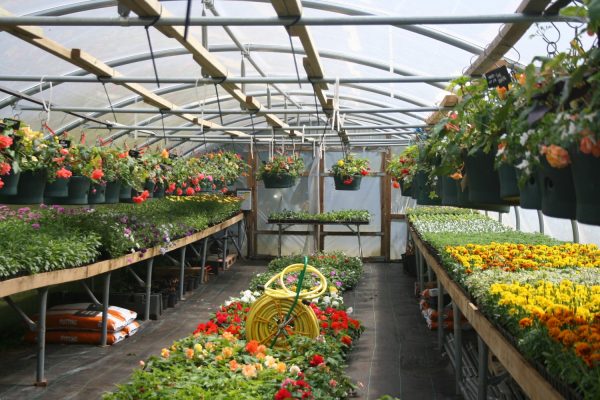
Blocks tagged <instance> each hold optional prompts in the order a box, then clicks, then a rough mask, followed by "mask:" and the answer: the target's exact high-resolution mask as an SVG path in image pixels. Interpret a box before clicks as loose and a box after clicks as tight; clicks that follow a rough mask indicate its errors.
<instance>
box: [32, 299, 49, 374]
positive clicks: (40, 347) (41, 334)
mask: <svg viewBox="0 0 600 400" xmlns="http://www.w3.org/2000/svg"><path fill="white" fill-rule="evenodd" d="M39 294H40V318H39V320H38V322H37V369H36V377H35V386H46V385H47V384H48V382H47V381H46V377H45V376H44V363H45V361H46V306H47V304H48V288H47V287H45V288H41V289H39Z"/></svg>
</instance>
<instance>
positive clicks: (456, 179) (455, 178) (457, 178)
mask: <svg viewBox="0 0 600 400" xmlns="http://www.w3.org/2000/svg"><path fill="white" fill-rule="evenodd" d="M450 178H452V179H454V180H455V181H459V180H461V179H462V178H463V176H462V174H461V173H460V172H458V171H456V172H455V173H453V174H452V175H450Z"/></svg>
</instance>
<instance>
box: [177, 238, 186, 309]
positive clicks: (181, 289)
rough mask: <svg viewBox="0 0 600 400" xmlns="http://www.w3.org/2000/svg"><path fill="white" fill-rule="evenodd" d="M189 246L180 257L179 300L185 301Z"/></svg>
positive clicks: (183, 249) (184, 247)
mask: <svg viewBox="0 0 600 400" xmlns="http://www.w3.org/2000/svg"><path fill="white" fill-rule="evenodd" d="M186 247H187V246H183V247H182V248H181V253H180V257H179V300H185V298H184V297H183V292H184V287H183V285H184V283H185V249H186Z"/></svg>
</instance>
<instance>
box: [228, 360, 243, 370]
mask: <svg viewBox="0 0 600 400" xmlns="http://www.w3.org/2000/svg"><path fill="white" fill-rule="evenodd" d="M229 369H230V370H231V371H237V370H238V369H240V364H238V362H237V361H236V360H231V361H229Z"/></svg>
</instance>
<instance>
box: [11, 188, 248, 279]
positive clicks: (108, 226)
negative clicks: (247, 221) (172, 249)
mask: <svg viewBox="0 0 600 400" xmlns="http://www.w3.org/2000/svg"><path fill="white" fill-rule="evenodd" d="M240 200H241V199H239V198H236V197H229V196H223V195H198V196H193V197H168V198H166V199H158V200H154V201H152V202H147V203H143V204H139V205H134V204H119V205H114V206H110V207H99V208H96V209H81V208H72V209H65V208H63V207H59V206H51V207H40V208H39V209H30V208H28V207H24V208H20V209H18V210H16V211H15V210H12V209H10V208H8V207H6V206H2V207H0V234H1V235H2V238H3V240H2V245H1V248H2V251H1V252H0V280H3V279H7V278H12V277H16V276H21V275H30V274H34V273H39V272H47V271H52V270H57V269H64V268H72V267H77V266H80V265H85V264H89V263H91V262H93V261H97V260H100V259H107V258H115V257H118V256H122V255H125V254H128V253H132V252H136V251H144V249H147V248H150V247H153V246H158V245H160V246H162V247H163V248H164V250H165V252H166V251H167V250H168V247H169V244H170V242H171V241H172V240H174V239H177V238H180V237H184V236H188V235H191V234H192V233H195V232H197V231H200V230H203V229H206V228H207V227H209V226H211V225H214V224H217V223H219V222H221V221H224V220H225V219H227V218H229V217H231V216H232V215H234V214H236V213H238V212H239V208H240Z"/></svg>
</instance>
